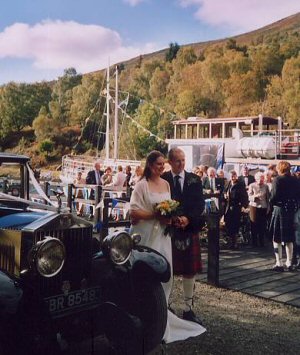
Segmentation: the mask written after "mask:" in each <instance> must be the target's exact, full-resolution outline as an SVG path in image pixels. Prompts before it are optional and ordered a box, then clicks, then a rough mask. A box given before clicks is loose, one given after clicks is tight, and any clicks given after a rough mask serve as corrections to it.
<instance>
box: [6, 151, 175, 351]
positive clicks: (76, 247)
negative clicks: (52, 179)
mask: <svg viewBox="0 0 300 355" xmlns="http://www.w3.org/2000/svg"><path fill="white" fill-rule="evenodd" d="M2 169H3V170H4V173H5V170H7V169H9V170H11V169H14V171H13V174H14V175H15V174H19V181H20V191H19V196H14V195H13V194H12V193H11V194H10V193H4V192H0V354H28V355H29V354H30V355H32V354H58V353H59V351H60V350H61V344H62V340H64V342H63V343H64V344H66V343H69V344H70V343H71V342H74V341H81V340H84V339H86V338H91V339H93V338H95V337H97V336H98V335H100V334H104V335H105V336H106V337H107V338H108V340H109V341H110V343H111V344H112V346H113V347H114V348H115V349H117V351H118V352H119V353H121V354H122V353H124V354H146V353H148V352H149V351H151V350H152V349H154V348H155V347H157V345H158V344H160V342H161V340H162V337H163V334H164V330H165V326H166V320H167V305H166V300H165V296H164V292H163V288H162V285H161V282H166V281H168V280H169V278H170V265H169V264H168V262H167V261H166V259H165V258H164V257H163V256H162V255H161V254H159V253H157V252H156V251H154V250H152V249H149V248H146V247H143V246H139V245H138V241H139V237H138V236H132V237H131V236H130V235H129V234H128V233H126V232H124V231H117V232H114V233H112V234H110V235H109V236H107V237H106V238H105V240H104V241H103V243H100V242H99V241H98V240H97V238H96V237H97V236H94V235H93V226H92V224H90V223H89V222H87V221H85V220H83V219H81V218H78V217H77V216H75V215H74V214H72V213H70V212H69V211H68V210H66V209H64V208H62V207H61V206H60V205H59V204H58V206H57V207H55V206H50V205H47V204H40V203H36V202H32V201H31V200H30V193H29V186H30V184H29V182H30V178H31V177H32V175H33V174H32V171H31V170H30V166H29V158H28V157H26V156H21V155H14V154H4V153H0V175H1V176H3V175H2V174H3V173H2ZM34 185H35V186H36V187H37V182H36V181H35V182H34ZM6 192H7V191H6ZM58 195H59V194H58Z"/></svg>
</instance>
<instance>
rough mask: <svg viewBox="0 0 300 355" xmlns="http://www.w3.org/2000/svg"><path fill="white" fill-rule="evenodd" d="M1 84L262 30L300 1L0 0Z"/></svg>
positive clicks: (100, 66) (297, 8)
mask: <svg viewBox="0 0 300 355" xmlns="http://www.w3.org/2000/svg"><path fill="white" fill-rule="evenodd" d="M0 5H1V14H0V85H2V84H6V83H8V82H10V81H15V82H27V83H31V82H36V81H42V80H47V81H48V80H53V79H57V78H58V77H59V76H62V75H63V72H64V69H66V68H70V67H74V68H75V69H76V71H77V72H78V73H82V74H84V73H88V72H91V71H94V70H99V69H103V68H105V67H107V66H108V63H109V64H110V65H112V64H114V63H117V62H121V61H125V60H127V59H131V58H134V57H137V56H139V55H141V54H146V53H151V52H154V51H157V50H160V49H163V48H167V47H168V46H169V44H170V43H171V42H176V43H178V44H179V45H183V44H189V43H195V42H204V41H207V40H214V39H221V38H226V37H230V36H234V35H238V34H241V33H245V32H248V31H251V30H255V29H258V28H260V27H263V26H265V25H268V24H270V23H272V22H275V21H278V20H280V19H282V18H285V17H287V16H290V15H293V14H295V13H297V12H300V0H284V1H283V0H9V1H8V0H0Z"/></svg>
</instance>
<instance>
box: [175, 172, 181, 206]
mask: <svg viewBox="0 0 300 355" xmlns="http://www.w3.org/2000/svg"><path fill="white" fill-rule="evenodd" d="M179 179H180V176H179V175H176V176H175V177H174V195H175V196H174V198H175V200H180V199H181V195H182V191H181V185H180V182H179Z"/></svg>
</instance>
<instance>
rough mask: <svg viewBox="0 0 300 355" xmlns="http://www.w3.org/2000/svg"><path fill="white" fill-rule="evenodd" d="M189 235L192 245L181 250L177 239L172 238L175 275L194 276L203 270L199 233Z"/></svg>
mask: <svg viewBox="0 0 300 355" xmlns="http://www.w3.org/2000/svg"><path fill="white" fill-rule="evenodd" d="M188 237H189V238H190V245H189V246H188V247H187V248H186V249H185V250H179V249H178V247H176V239H174V238H172V253H173V273H174V275H185V276H194V275H196V274H197V273H200V272H202V261H201V249H200V240H199V233H198V232H197V233H195V232H193V233H188Z"/></svg>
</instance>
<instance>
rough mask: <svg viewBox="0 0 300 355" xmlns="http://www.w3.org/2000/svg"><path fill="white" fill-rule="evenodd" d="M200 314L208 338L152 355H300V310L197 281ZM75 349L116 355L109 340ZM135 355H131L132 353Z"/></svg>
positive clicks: (177, 294) (75, 354)
mask: <svg viewBox="0 0 300 355" xmlns="http://www.w3.org/2000/svg"><path fill="white" fill-rule="evenodd" d="M195 294H196V296H195V306H194V310H195V312H196V313H197V314H198V315H201V318H202V319H203V322H204V326H205V327H206V329H207V331H206V333H204V334H202V335H200V336H198V337H196V338H190V339H187V340H185V341H181V342H176V343H171V344H168V345H164V346H159V347H158V348H157V349H155V350H154V351H153V352H152V353H151V355H164V354H167V355H194V354H205V355H227V354H228V355H248V354H249V355H260V354H263V355H268V354H272V355H281V354H282V355H292V354H295V355H299V354H300V308H296V307H291V306H287V305H284V304H281V303H277V302H274V301H267V300H265V299H263V298H258V297H254V296H249V295H247V294H243V293H241V292H235V291H231V290H225V289H222V288H216V287H212V286H209V285H207V284H205V283H201V282H197V284H196V293H195ZM180 299H181V281H180V280H179V279H178V278H176V279H175V282H174V289H173V292H172V307H173V308H174V310H175V311H176V313H178V314H179V315H180V314H181V310H180V302H179V301H178V300H180ZM94 345H95V347H94V351H92V349H91V344H86V345H84V344H81V345H79V344H78V345H76V346H72V347H71V349H69V351H67V352H66V355H69V354H70V355H90V354H95V355H96V354H101V355H116V354H115V352H114V351H113V350H112V349H111V348H110V347H109V346H108V343H107V341H106V340H105V338H103V337H98V338H97V339H96V341H95V344H94ZM129 355H130V354H129ZM149 355H150V354H149Z"/></svg>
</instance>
